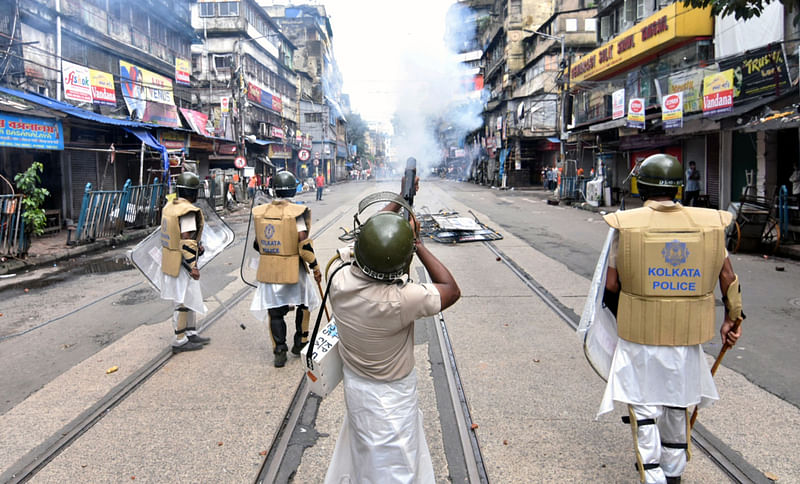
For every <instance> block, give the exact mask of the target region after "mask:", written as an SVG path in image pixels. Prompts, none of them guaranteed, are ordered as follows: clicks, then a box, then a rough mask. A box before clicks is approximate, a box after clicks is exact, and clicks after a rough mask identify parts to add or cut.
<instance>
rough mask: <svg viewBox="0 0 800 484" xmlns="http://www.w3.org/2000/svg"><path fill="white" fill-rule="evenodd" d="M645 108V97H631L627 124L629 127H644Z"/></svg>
mask: <svg viewBox="0 0 800 484" xmlns="http://www.w3.org/2000/svg"><path fill="white" fill-rule="evenodd" d="M644 110H645V107H644V99H643V98H639V97H634V98H631V99H630V101H628V121H627V123H626V126H628V127H629V128H638V129H644Z"/></svg>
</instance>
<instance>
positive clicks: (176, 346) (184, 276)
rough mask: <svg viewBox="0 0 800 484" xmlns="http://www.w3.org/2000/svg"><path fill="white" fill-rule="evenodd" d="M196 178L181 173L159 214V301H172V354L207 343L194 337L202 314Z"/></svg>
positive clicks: (200, 223) (200, 218)
mask: <svg viewBox="0 0 800 484" xmlns="http://www.w3.org/2000/svg"><path fill="white" fill-rule="evenodd" d="M199 188H200V179H199V178H198V177H197V175H195V174H194V173H190V172H183V173H181V174H180V175H178V177H177V179H176V196H175V198H174V199H172V201H168V202H167V204H166V205H165V206H164V209H163V210H162V211H161V272H162V279H161V298H162V299H168V300H171V301H173V303H174V305H175V312H174V315H173V318H172V321H173V325H174V327H175V339H174V340H173V342H172V352H173V353H180V352H182V351H195V350H199V349H201V348H202V347H203V345H205V344H208V343H209V342H210V341H211V340H210V339H209V338H204V337H202V336H200V335H199V334H197V327H196V316H195V315H196V313H198V312H199V313H201V314H205V312H206V307H205V304H203V295H202V293H201V290H200V270H199V269H198V267H197V259H198V258H199V257H200V254H202V253H203V245H202V243H201V242H200V237H201V236H202V234H203V222H204V219H203V212H202V211H201V210H200V208H199V207H197V206H195V205H194V202H196V201H197V191H198V189H199Z"/></svg>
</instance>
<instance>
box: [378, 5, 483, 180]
mask: <svg viewBox="0 0 800 484" xmlns="http://www.w3.org/2000/svg"><path fill="white" fill-rule="evenodd" d="M469 16H470V12H469V9H467V8H463V9H453V10H451V11H450V15H448V16H447V21H448V22H449V23H450V25H449V26H448V27H449V28H448V29H447V33H448V34H450V38H442V39H440V41H439V42H425V41H424V39H419V40H418V41H415V40H414V39H409V42H408V43H407V45H406V46H405V49H404V50H403V51H402V57H401V59H400V62H401V64H400V65H401V69H402V72H404V73H405V75H406V77H407V78H408V79H409V82H408V84H407V85H406V86H405V89H404V90H403V92H402V93H401V95H400V96H399V97H398V99H397V104H396V110H395V115H394V118H393V121H394V124H395V126H394V127H395V133H394V138H393V146H394V149H395V150H396V155H397V156H396V159H397V161H399V162H401V163H402V162H403V161H405V160H406V159H407V158H408V157H410V156H413V157H414V158H416V159H417V171H418V173H426V172H428V173H429V172H430V170H431V169H433V168H435V167H436V166H438V165H439V164H440V163H441V162H442V161H443V156H445V154H446V150H447V149H448V148H450V145H451V144H453V143H456V142H458V141H461V140H463V138H464V136H466V134H467V133H468V132H470V131H472V130H474V129H476V128H478V127H480V126H481V124H482V119H481V116H480V115H481V111H482V108H483V106H482V103H481V101H480V98H479V96H474V95H470V94H471V93H473V89H472V84H471V82H470V80H471V77H472V76H471V75H470V72H469V71H468V69H467V67H466V66H465V65H464V64H463V63H462V62H461V60H460V59H461V58H460V56H459V55H458V54H456V53H455V52H453V51H451V50H450V49H449V47H448V46H449V45H464V40H469V39H470V38H471V37H472V36H473V35H474V30H473V31H470V30H469V29H468V28H467V29H465V28H464V25H470V23H469V22H468V20H469ZM444 21H445V19H442V22H444ZM471 25H473V26H474V22H472V23H471ZM456 37H457V38H456ZM442 135H444V137H446V139H439V138H440V137H442ZM423 170H424V171H423Z"/></svg>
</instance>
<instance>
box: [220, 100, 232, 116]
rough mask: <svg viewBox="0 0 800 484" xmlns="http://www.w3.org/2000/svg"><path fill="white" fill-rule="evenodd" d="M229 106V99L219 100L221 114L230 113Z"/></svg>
mask: <svg viewBox="0 0 800 484" xmlns="http://www.w3.org/2000/svg"><path fill="white" fill-rule="evenodd" d="M230 104H231V98H229V97H228V96H223V97H221V98H220V99H219V107H220V110H221V111H222V112H223V113H227V112H229V111H230Z"/></svg>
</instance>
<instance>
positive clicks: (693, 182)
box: [683, 161, 700, 207]
mask: <svg viewBox="0 0 800 484" xmlns="http://www.w3.org/2000/svg"><path fill="white" fill-rule="evenodd" d="M699 196H700V172H699V171H697V165H696V164H695V162H694V161H690V162H689V169H688V170H686V189H685V190H684V191H683V206H684V207H688V206H690V205H691V206H692V207H694V206H695V204H696V203H697V197H699Z"/></svg>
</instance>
